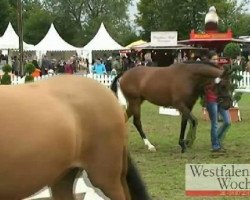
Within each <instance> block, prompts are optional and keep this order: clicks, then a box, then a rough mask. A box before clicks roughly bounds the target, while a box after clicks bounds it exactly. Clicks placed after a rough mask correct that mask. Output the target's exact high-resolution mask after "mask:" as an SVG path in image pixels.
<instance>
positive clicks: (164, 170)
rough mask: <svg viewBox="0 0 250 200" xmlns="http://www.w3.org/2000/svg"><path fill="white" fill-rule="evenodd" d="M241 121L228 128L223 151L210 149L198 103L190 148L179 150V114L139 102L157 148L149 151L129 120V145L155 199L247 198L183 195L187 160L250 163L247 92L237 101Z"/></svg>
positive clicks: (249, 95) (145, 127)
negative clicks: (161, 113) (196, 120)
mask: <svg viewBox="0 0 250 200" xmlns="http://www.w3.org/2000/svg"><path fill="white" fill-rule="evenodd" d="M239 107H240V111H241V116H242V119H243V120H242V122H237V123H233V124H232V125H231V127H230V129H229V131H228V132H227V136H226V139H225V147H226V149H227V153H226V154H225V155H220V156H214V154H212V153H211V151H210V149H211V142H210V122H207V121H203V120H202V119H201V113H202V111H201V106H200V105H199V103H197V104H196V106H195V108H194V110H193V114H194V115H195V116H196V117H197V118H198V123H199V124H198V128H197V138H196V141H195V143H194V145H193V147H192V148H191V149H189V150H188V151H187V152H186V153H184V154H182V153H181V151H180V147H179V145H178V139H179V131H180V117H175V116H166V115H159V114H158V113H159V107H158V106H154V105H152V104H150V103H148V102H145V103H144V104H143V106H142V124H143V127H144V131H145V132H146V133H147V136H148V138H149V140H150V142H151V143H152V144H154V145H155V146H156V148H157V152H149V151H148V150H147V149H146V147H145V146H144V144H143V141H142V140H141V138H140V136H139V134H138V133H137V131H136V129H135V127H134V126H133V124H132V120H131V119H130V121H129V146H130V152H131V154H132V157H133V159H134V161H135V162H136V163H137V166H138V168H139V169H140V172H141V174H142V177H143V178H144V181H145V183H146V185H147V187H148V190H149V193H150V194H151V196H152V197H153V199H154V200H166V199H173V200H174V199H176V200H182V199H250V197H248V198H246V197H245V198H244V197H241V198H240V197H231V198H229V197H224V198H223V197H221V198H215V197H213V198H211V197H210V198H206V197H200V198H199V197H195V198H194V197H193V198H190V197H187V196H185V164H186V163H207V164H212V163H220V164H226V163H238V164H250V148H249V143H250V130H249V129H250V94H243V96H242V100H241V101H240V102H239Z"/></svg>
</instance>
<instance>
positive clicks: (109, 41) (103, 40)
mask: <svg viewBox="0 0 250 200" xmlns="http://www.w3.org/2000/svg"><path fill="white" fill-rule="evenodd" d="M83 49H85V50H89V51H93V50H94V51H99V50H100V51H101V50H103V51H105V50H107V51H108V50H122V49H124V47H123V46H121V45H120V44H118V43H117V42H116V41H115V40H114V39H113V38H112V37H111V36H110V35H109V33H108V32H107V30H106V28H105V27H104V24H103V23H102V24H101V26H100V28H99V30H98V32H97V33H96V35H95V37H94V38H93V39H92V40H91V41H90V42H89V43H88V44H87V45H85V46H84V47H83Z"/></svg>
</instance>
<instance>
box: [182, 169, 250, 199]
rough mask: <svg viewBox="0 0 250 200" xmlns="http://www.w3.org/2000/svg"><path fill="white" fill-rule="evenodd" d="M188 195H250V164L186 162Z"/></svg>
mask: <svg viewBox="0 0 250 200" xmlns="http://www.w3.org/2000/svg"><path fill="white" fill-rule="evenodd" d="M185 178H186V195H187V196H250V164H186V169H185Z"/></svg>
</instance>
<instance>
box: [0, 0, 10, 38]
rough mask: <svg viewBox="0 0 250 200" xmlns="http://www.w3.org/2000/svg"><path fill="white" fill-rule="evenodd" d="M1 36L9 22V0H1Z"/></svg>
mask: <svg viewBox="0 0 250 200" xmlns="http://www.w3.org/2000/svg"><path fill="white" fill-rule="evenodd" d="M0 2H1V3H0V5H1V6H0V19H1V20H0V36H1V35H2V34H3V33H4V31H5V30H6V28H7V25H8V23H9V9H10V5H9V2H8V0H1V1H0Z"/></svg>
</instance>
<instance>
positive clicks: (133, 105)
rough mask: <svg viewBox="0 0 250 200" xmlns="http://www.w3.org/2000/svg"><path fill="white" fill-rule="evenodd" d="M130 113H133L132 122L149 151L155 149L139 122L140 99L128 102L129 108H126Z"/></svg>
mask: <svg viewBox="0 0 250 200" xmlns="http://www.w3.org/2000/svg"><path fill="white" fill-rule="evenodd" d="M128 109H129V110H130V111H131V113H132V115H133V123H134V125H135V127H136V129H137V131H138V132H139V133H140V136H141V138H142V139H143V141H144V144H145V146H147V147H148V150H149V151H156V148H155V147H154V146H153V145H152V144H151V143H150V142H149V140H148V139H147V137H146V134H145V133H144V131H143V129H142V124H141V100H138V99H137V100H136V101H133V102H129V108H128Z"/></svg>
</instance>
